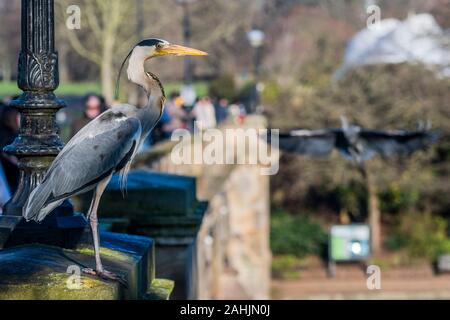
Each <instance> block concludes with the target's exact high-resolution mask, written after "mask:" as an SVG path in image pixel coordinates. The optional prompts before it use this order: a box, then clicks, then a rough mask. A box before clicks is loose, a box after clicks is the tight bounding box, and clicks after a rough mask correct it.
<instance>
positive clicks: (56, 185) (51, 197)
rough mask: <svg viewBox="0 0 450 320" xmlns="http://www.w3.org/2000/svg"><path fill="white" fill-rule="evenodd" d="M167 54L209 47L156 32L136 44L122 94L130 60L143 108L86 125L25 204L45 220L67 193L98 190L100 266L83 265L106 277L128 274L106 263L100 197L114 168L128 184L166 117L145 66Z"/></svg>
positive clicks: (112, 112)
mask: <svg viewBox="0 0 450 320" xmlns="http://www.w3.org/2000/svg"><path fill="white" fill-rule="evenodd" d="M165 55H177V56H183V55H190V56H203V55H207V53H206V52H203V51H200V50H196V49H192V48H188V47H183V46H178V45H174V44H170V43H169V42H167V41H165V40H161V39H156V38H149V39H145V40H142V41H140V42H139V43H138V44H136V45H135V46H134V47H133V49H132V50H131V51H130V53H129V54H128V56H127V57H126V58H125V60H124V61H123V63H122V66H121V68H120V70H119V76H118V79H117V83H116V96H117V89H118V87H119V82H120V75H121V72H122V69H123V67H124V65H125V63H126V61H127V60H129V63H128V69H127V74H128V79H129V80H130V81H131V82H133V83H134V84H136V85H138V86H140V87H142V88H143V89H144V90H145V92H146V93H147V96H148V102H147V104H146V105H145V106H143V107H141V108H139V107H136V106H132V105H129V104H120V105H117V106H114V107H112V108H111V109H109V110H107V111H105V112H103V113H102V114H100V115H99V116H98V117H96V118H95V119H94V120H92V121H91V122H90V123H88V124H87V125H86V126H85V127H83V128H82V129H81V130H80V131H79V132H78V133H77V134H76V135H75V136H74V137H73V138H72V139H71V140H70V141H69V142H68V143H67V145H66V146H65V147H64V148H63V150H62V151H61V152H60V153H59V154H58V156H57V157H56V158H55V160H54V161H53V162H52V164H51V166H50V167H49V169H48V171H47V173H46V175H45V176H44V178H43V180H42V182H41V183H40V184H39V185H38V186H37V187H36V188H35V189H34V190H33V191H32V192H31V193H30V195H29V197H28V200H27V202H26V204H25V206H24V208H23V217H24V218H25V219H26V220H27V221H30V220H34V221H37V222H40V221H42V220H43V219H44V218H45V217H46V216H47V215H48V214H49V213H51V212H52V211H53V210H54V209H55V208H57V207H58V206H59V205H61V204H62V202H63V201H64V200H65V199H67V198H69V197H72V196H74V195H77V194H81V193H84V192H87V191H90V190H93V191H94V193H93V198H92V202H91V205H90V208H89V211H88V213H87V217H88V219H89V223H90V227H91V231H92V237H93V244H94V251H95V265H96V266H95V270H93V269H84V270H83V271H84V272H86V273H88V274H92V275H96V276H99V277H101V278H104V279H110V280H117V281H121V280H122V279H121V278H120V277H119V276H118V275H116V274H113V273H112V272H109V271H107V270H105V269H104V267H103V265H102V261H101V258H100V251H99V249H100V242H99V232H98V221H97V209H98V205H99V201H100V198H101V196H102V194H103V192H104V190H105V188H106V186H107V184H108V182H109V181H110V179H111V177H112V175H113V174H114V173H120V181H121V188H122V189H124V188H125V186H126V177H127V173H128V171H129V169H130V166H131V162H132V161H133V158H134V157H135V155H136V151H137V150H138V149H139V146H140V145H141V144H142V143H143V141H144V140H145V138H146V137H147V136H148V134H149V133H150V132H151V130H152V129H153V128H154V126H155V125H156V124H157V122H158V121H159V119H160V117H161V114H162V112H163V108H164V102H165V93H164V88H163V86H162V84H161V81H160V80H159V78H158V77H157V76H156V75H155V74H153V73H151V72H146V71H145V69H144V63H145V61H146V60H148V59H151V58H154V57H159V56H165Z"/></svg>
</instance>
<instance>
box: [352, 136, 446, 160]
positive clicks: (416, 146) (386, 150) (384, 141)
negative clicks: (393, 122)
mask: <svg viewBox="0 0 450 320" xmlns="http://www.w3.org/2000/svg"><path fill="white" fill-rule="evenodd" d="M437 138H438V134H437V133H436V132H424V131H417V132H407V131H376V130H364V131H362V132H361V134H360V139H361V141H362V143H363V144H364V150H366V151H365V152H372V153H373V152H375V153H377V154H380V155H382V156H385V157H389V156H393V155H409V154H411V153H413V152H415V151H417V150H421V149H425V148H426V147H428V146H429V145H431V144H432V143H434V142H435V141H436V140H437Z"/></svg>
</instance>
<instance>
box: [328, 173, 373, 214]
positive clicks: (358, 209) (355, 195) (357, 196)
mask: <svg viewBox="0 0 450 320" xmlns="http://www.w3.org/2000/svg"><path fill="white" fill-rule="evenodd" d="M334 194H335V195H336V198H337V203H338V206H339V209H340V210H345V211H347V212H350V213H352V214H353V215H354V216H357V215H360V214H365V213H366V207H367V205H366V203H367V192H366V188H365V186H364V185H363V184H362V183H358V182H357V181H350V183H348V184H341V185H338V186H337V187H336V188H335V189H334Z"/></svg>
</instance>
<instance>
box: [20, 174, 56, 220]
mask: <svg viewBox="0 0 450 320" xmlns="http://www.w3.org/2000/svg"><path fill="white" fill-rule="evenodd" d="M51 192H52V189H51V186H50V185H49V184H47V183H45V181H44V182H43V183H42V184H40V185H38V186H37V187H36V188H35V189H34V190H33V191H31V193H30V196H29V197H28V200H27V202H26V203H25V206H24V207H23V212H22V214H23V217H24V218H25V219H26V220H27V221H30V220H34V221H37V222H40V221H42V220H43V219H44V218H45V217H46V216H47V215H48V214H49V213H50V212H51V211H52V210H53V209H55V208H56V207H57V206H58V205H59V201H56V202H51V203H48V204H47V201H48V198H49V197H50V194H51Z"/></svg>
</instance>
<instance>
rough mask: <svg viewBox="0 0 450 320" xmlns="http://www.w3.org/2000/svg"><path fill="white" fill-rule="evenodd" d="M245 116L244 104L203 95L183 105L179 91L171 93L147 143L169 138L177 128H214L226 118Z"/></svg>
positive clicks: (236, 118)
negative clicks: (191, 103) (190, 103)
mask: <svg viewBox="0 0 450 320" xmlns="http://www.w3.org/2000/svg"><path fill="white" fill-rule="evenodd" d="M245 116H246V111H245V107H244V105H242V104H230V103H229V101H228V99H225V98H220V99H212V98H210V97H209V96H203V97H201V98H199V99H197V101H196V102H195V104H194V105H193V106H192V107H189V106H186V105H185V103H184V100H183V97H182V96H181V95H180V94H179V93H173V94H172V95H171V96H170V97H169V99H168V101H167V102H166V105H165V108H164V112H163V115H162V117H161V120H160V121H159V123H158V125H157V126H156V128H155V129H154V130H153V133H152V136H151V137H150V138H149V139H151V141H150V142H149V144H152V143H156V142H159V141H162V140H165V139H170V137H171V135H172V133H173V132H174V131H175V130H177V129H187V130H190V131H193V130H194V129H197V130H206V129H210V128H215V127H217V126H218V125H220V124H221V123H222V122H224V121H226V120H228V119H235V120H237V121H242V119H243V118H244V117H245Z"/></svg>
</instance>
